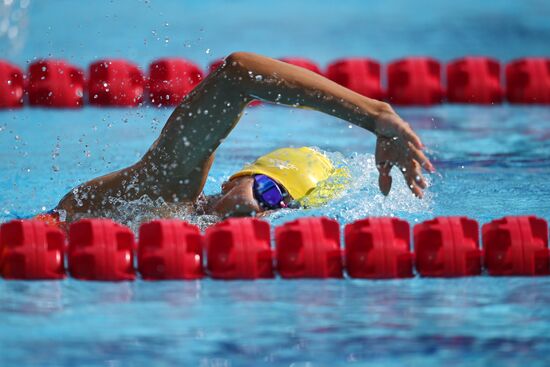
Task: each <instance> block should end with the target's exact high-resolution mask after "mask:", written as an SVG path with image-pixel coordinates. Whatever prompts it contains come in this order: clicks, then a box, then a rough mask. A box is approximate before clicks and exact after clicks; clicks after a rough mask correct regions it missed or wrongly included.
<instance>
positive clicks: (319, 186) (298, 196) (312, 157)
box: [230, 147, 350, 207]
mask: <svg viewBox="0 0 550 367" xmlns="http://www.w3.org/2000/svg"><path fill="white" fill-rule="evenodd" d="M256 174H263V175H266V176H269V177H271V178H272V179H274V180H275V181H277V182H279V183H280V184H281V185H283V187H284V188H285V189H286V190H287V191H288V193H289V194H290V195H291V196H292V198H293V199H294V200H297V201H299V202H300V204H302V205H303V206H307V207H312V206H319V205H323V204H325V203H326V202H328V201H329V200H331V199H332V198H334V197H335V196H337V195H338V193H340V192H341V191H342V190H343V189H344V188H345V185H346V184H347V183H348V182H349V177H350V175H349V172H348V170H347V169H345V168H339V169H337V168H335V167H334V165H333V164H332V162H331V161H330V160H329V159H328V158H327V157H326V156H325V155H324V154H322V153H320V152H318V151H316V150H314V149H312V148H308V147H302V148H281V149H277V150H274V151H273V152H271V153H268V154H266V155H264V156H261V157H260V158H258V159H256V161H254V162H253V163H251V164H249V165H246V166H245V167H244V168H243V169H242V170H240V171H239V172H237V173H235V174H234V175H233V176H231V177H230V179H232V178H235V177H240V176H246V175H256Z"/></svg>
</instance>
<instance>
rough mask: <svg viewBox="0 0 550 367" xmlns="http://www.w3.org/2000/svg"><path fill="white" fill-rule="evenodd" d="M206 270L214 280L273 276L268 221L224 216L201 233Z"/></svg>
mask: <svg viewBox="0 0 550 367" xmlns="http://www.w3.org/2000/svg"><path fill="white" fill-rule="evenodd" d="M205 241H206V252H207V255H206V258H207V269H208V273H209V274H210V276H211V277H212V278H215V279H258V278H273V276H274V274H273V261H272V251H271V235H270V228H269V223H267V222H264V221H262V220H259V219H256V218H242V219H237V218H233V219H227V220H225V221H223V222H220V223H218V224H215V225H213V226H211V227H209V228H208V229H207V230H206V233H205Z"/></svg>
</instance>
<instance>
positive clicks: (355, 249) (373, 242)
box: [345, 218, 413, 279]
mask: <svg viewBox="0 0 550 367" xmlns="http://www.w3.org/2000/svg"><path fill="white" fill-rule="evenodd" d="M345 242H346V269H347V271H348V275H349V276H350V277H352V278H371V279H385V278H387V279H389V278H410V277H412V276H413V255H412V253H411V251H410V247H411V246H410V227H409V223H407V222H406V221H404V220H401V219H397V218H366V219H362V220H359V221H356V222H354V223H351V224H348V225H347V226H346V229H345Z"/></svg>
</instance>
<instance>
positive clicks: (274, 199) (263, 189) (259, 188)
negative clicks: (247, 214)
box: [252, 175, 288, 209]
mask: <svg viewBox="0 0 550 367" xmlns="http://www.w3.org/2000/svg"><path fill="white" fill-rule="evenodd" d="M252 190H253V192H254V197H255V198H256V200H258V202H259V203H260V206H262V207H263V208H265V209H279V208H286V207H287V205H286V204H285V202H284V198H285V196H288V194H287V193H286V191H285V190H284V189H283V188H282V187H281V186H279V184H278V183H277V182H275V180H273V179H272V178H270V177H268V176H266V175H255V176H254V186H253V187H252Z"/></svg>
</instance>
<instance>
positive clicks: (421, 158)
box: [409, 142, 435, 173]
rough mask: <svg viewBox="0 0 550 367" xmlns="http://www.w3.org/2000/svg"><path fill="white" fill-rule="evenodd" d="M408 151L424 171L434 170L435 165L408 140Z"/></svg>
mask: <svg viewBox="0 0 550 367" xmlns="http://www.w3.org/2000/svg"><path fill="white" fill-rule="evenodd" d="M409 153H410V155H411V156H412V158H413V159H415V160H416V161H417V162H418V163H420V165H421V166H422V167H424V169H425V170H426V171H428V172H431V173H433V172H435V167H434V166H433V164H432V162H430V160H429V159H428V157H426V155H425V154H424V152H423V151H422V150H420V149H418V148H417V147H416V146H414V145H413V144H412V143H411V142H409Z"/></svg>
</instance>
